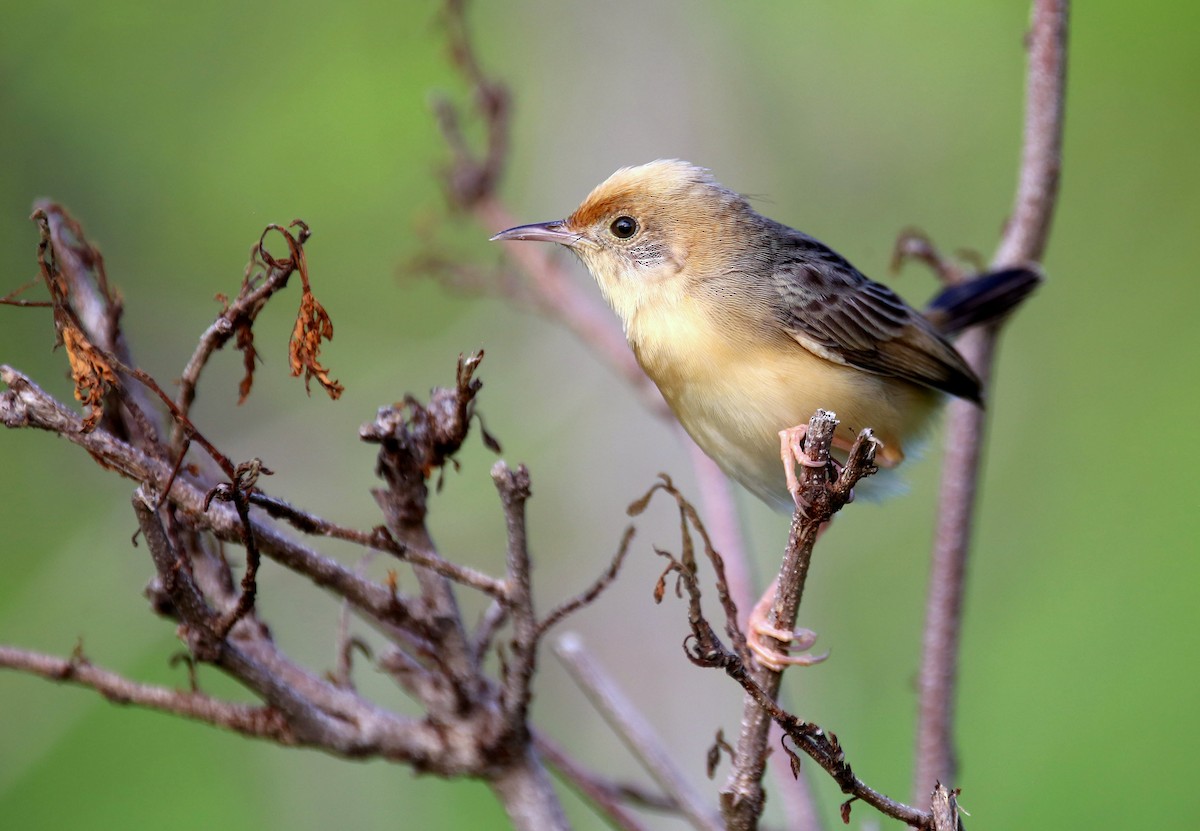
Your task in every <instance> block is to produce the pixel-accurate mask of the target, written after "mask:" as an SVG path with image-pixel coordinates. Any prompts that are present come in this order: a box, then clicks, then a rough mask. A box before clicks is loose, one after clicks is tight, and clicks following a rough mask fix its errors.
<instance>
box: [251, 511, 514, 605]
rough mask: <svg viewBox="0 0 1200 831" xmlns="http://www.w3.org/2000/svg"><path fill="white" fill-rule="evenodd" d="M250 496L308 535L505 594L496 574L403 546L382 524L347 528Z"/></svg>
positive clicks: (475, 587)
mask: <svg viewBox="0 0 1200 831" xmlns="http://www.w3.org/2000/svg"><path fill="white" fill-rule="evenodd" d="M249 499H250V503H251V504H252V505H254V506H256V507H259V508H262V509H263V510H264V511H266V512H267V514H269V515H270V516H272V517H274V518H275V519H282V520H284V521H285V522H287V523H288V524H289V525H291V526H292V527H293V528H295V529H296V530H298V531H301V532H303V533H305V534H308V535H314V536H325V537H331V538H333V539H337V540H344V541H346V542H350V543H354V544H355V545H361V546H363V547H364V548H368V549H370V550H373V551H386V552H387V553H389V554H392V555H393V556H395V557H396V558H398V559H400V560H403V561H404V562H406V563H411V564H413V565H415V566H421V567H422V568H427V569H429V570H430V571H433V572H436V573H437V574H440V575H441V576H442V577H446V578H449V579H450V580H453V581H454V582H456V583H461V584H462V585H464V586H468V587H470V588H473V589H476V590H478V591H481V592H483V593H484V594H488V595H491V596H492V597H495V598H498V599H502V598H504V597H505V586H504V582H503V581H501V580H497V579H496V578H495V577H491V576H489V575H487V574H484V573H483V572H482V571H479V570H477V569H474V568H471V567H470V566H464V565H459V564H458V563H452V562H450V561H449V560H447V559H445V558H444V557H442V556H441V555H440V554H438V553H437V552H436V551H432V550H428V551H426V550H421V549H419V548H416V547H415V546H412V545H401V544H400V543H398V542H396V540H395V539H393V538H392V535H391V533H390V532H389V531H388V529H387V528H386V527H385V526H382V525H380V526H377V527H375V528H373V529H371V530H370V531H360V530H359V529H357V528H347V527H346V526H344V525H339V524H337V523H335V522H332V521H330V520H327V519H325V518H324V517H320V516H317V515H316V514H314V513H311V512H309V511H305V510H303V509H302V508H297V507H296V506H294V505H290V504H288V503H287V502H285V501H283V500H282V499H279V498H277V497H274V496H270V495H268V494H265V493H261V492H259V491H255V492H253V493H251V494H249Z"/></svg>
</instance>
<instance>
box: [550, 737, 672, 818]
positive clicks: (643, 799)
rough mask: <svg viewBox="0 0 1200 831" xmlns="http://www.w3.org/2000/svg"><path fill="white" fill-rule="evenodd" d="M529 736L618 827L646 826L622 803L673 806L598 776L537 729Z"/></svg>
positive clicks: (665, 808) (669, 808)
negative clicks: (531, 736)
mask: <svg viewBox="0 0 1200 831" xmlns="http://www.w3.org/2000/svg"><path fill="white" fill-rule="evenodd" d="M533 740H534V745H535V746H536V747H537V749H538V752H539V753H541V754H542V755H543V756H545V757H546V761H548V762H549V763H550V766H551V767H553V768H554V770H555V771H556V772H557V773H558V775H559V777H560V778H561V779H562V780H563V781H564V782H566V783H567V784H568V785H569V786H571V787H572V788H573V789H574V790H575V791H576V792H578V793H579V795H580V796H582V797H583V798H584V799H586V800H587V801H588V802H591V803H592V805H593V806H594V807H595V808H596V810H597V811H598V812H599V813H600V814H602V815H603V816H604V818H605V819H606V820H608V821H609V823H611V824H612V825H613V827H615V828H617V829H619V831H646V827H645V826H644V825H643V824H642V823H640V822H639V821H638V820H637V819H636V818H635V817H634V816H633V815H632V814H630V813H629V811H627V810H626V808H625V804H624V803H634V804H638V805H642V806H646V807H652V808H655V809H657V810H660V811H673V810H675V809H676V806H675V803H674V802H672V801H671V800H670V799H667V798H665V797H660V796H658V795H657V794H648V793H646V792H645V791H642V790H640V789H634V788H631V787H629V786H623V785H618V784H615V783H612V782H609V781H607V780H605V779H602V778H601V777H600V776H598V775H596V774H595V773H593V772H592V771H590V770H588V769H586V768H585V767H584V766H583V765H581V764H580V763H579V762H577V761H575V759H573V758H571V756H570V755H568V754H567V752H566V751H565V750H563V748H561V747H560V746H559V745H558V744H557V743H556V742H553V741H551V740H550V739H549V738H548V737H546V736H544V735H542V734H541V733H539V732H537V731H534V734H533Z"/></svg>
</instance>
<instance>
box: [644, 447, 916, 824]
mask: <svg viewBox="0 0 1200 831" xmlns="http://www.w3.org/2000/svg"><path fill="white" fill-rule="evenodd" d="M874 447H875V444H874V441H873V439H871V438H870V436H869V434H864V435H863V436H860V438H859V441H858V443H857V444H856V447H855V449H854V450H852V451H851V456H850V460H849V462H848V463H847V465H846V467H845V468H844V469H843V470H842V473H841V474H840V475H839V476H838V477H837V478H836V480H834V481H833V482H827V481H820V480H817V481H815V482H811V484H812V485H814V486H815V489H806V490H805V495H806V496H807V499H808V511H807V513H808V516H809V518H810V520H811V521H815V522H816V523H817V524H818V525H819V524H820V523H821V522H824V521H826V520H827V519H828V518H829V516H831V515H832V512H833V507H834V506H835V505H839V506H840V505H844V504H845V502H846V501H848V500H849V498H850V492H851V489H852V488H853V485H854V483H855V482H857V480H858V479H859V478H861V476H863V475H867V471H869V470H871V469H873V461H872V458H873V455H874ZM809 449H810V450H811V451H812V452H814V453H815V454H816V455H817V456H818V457H820V456H821V455H824V456H825V457H826V458H828V447H826V448H825V450H824V451H821V450H819V449H813V448H809ZM813 470H817V469H816V468H814V469H813ZM656 490H663V491H666V492H667V493H669V494H670V495H671V496H672V497H673V498H674V499H675V500H676V501H677V502H678V503H680V504H681V510H684V504H685V503H686V500H684V499H683V497H682V496H681V495H680V494H679V492H678V491H677V490H675V489H674V487H672V486H670V485H669V484H665V485H664V484H659V485H656V486H655V487H654V488H653V489H651V491H650V492H649V493H648V494H647V495H646V497H643V499H642V500H639V502H637V503H634V505H635V506H641V505H642V503H644V502H645V500H646V499H648V498H649V497H650V496H651V495H652V494H653V493H654V492H655V491H656ZM686 511H687V513H688V516H689V521H694V522H696V523H697V525H698V528H697V530H700V528H701V527H702V526H699V523H698V519H697V520H692V519H690V518H691V517H694V516H695V511H694V509H692V508H691V507H690V506H686ZM799 536H800V535H797V538H798V537H799ZM682 546H683V554H682V555H681V557H680V558H679V559H676V558H674V557H672V556H671V555H670V554H668V553H667V552H664V551H659V553H660V554H662V555H663V556H666V557H667V558H668V559H669V561H670V565H669V566H668V569H667V574H670V573H672V572H673V573H675V574H676V575H677V576H678V579H679V581H680V583H679V585H680V589H681V591H683V592H684V593H685V594H686V596H687V600H688V621H689V624H690V625H691V628H692V636H691V638H690V639H689V642H688V644H687V647H686V648H687V655H688V658H689V659H690V660H691V661H692V663H694V664H696V665H697V666H703V667H715V668H719V669H722V670H724V671H725V673H726V674H727V675H729V676H730V677H731V678H733V679H734V680H735V681H737V682H738V683H739V684H740V685H741V686H742V688H743V690H745V692H746V694H747V696H748V697H749V698H752V699H753V700H754V702H755V704H756V705H757V706H758V707H759V708H761V709H762V710H763V711H764V712H765V713H766V714H767V715H768V716H769V717H770V718H771V719H773V720H774V721H775V723H776V724H778V725H779V726H780V727H781V728H782V729H783V731H784V733H785V734H786V735H787V737H788V738H789V739H791V741H792V742H793V744H794V745H795V747H797V748H799V749H800V750H802V751H803V752H804V753H805V754H807V755H808V756H809V757H810V758H812V759H813V760H814V761H816V762H817V764H818V765H820V766H821V768H822V769H824V770H825V771H826V772H827V773H828V774H829V775H830V776H831V777H832V778H833V779H834V781H835V782H837V784H838V786H839V787H840V788H841V789H842V792H843V793H846V794H848V795H850V796H851V797H852V798H853V799H859V800H862V801H863V802H866V803H867V804H869V805H871V806H873V807H875V808H876V809H878V810H879V811H880V812H882V813H884V814H886V815H887V816H890V817H893V818H895V819H898V820H900V821H902V822H905V823H908V824H909V825H912V826H914V827H916V828H921V829H931V828H932V827H933V826H932V822H933V820H932V814H931V812H929V811H921V810H920V809H917V808H913V807H911V806H909V805H905V804H904V803H902V802H898V801H896V800H894V799H891V798H890V797H887V796H886V795H884V794H882V793H880V792H879V791H876V790H875V789H873V788H871V787H870V786H868V785H867V784H866V783H865V782H863V781H862V780H861V779H859V778H858V777H857V776H855V775H854V772H853V770H852V769H851V767H850V765H849V764H848V763H847V762H846V757H845V753H844V752H843V750H842V747H841V745H840V743H839V742H838V740H837V737H836V736H835V735H833V734H832V733H829V732H827V731H825V730H822V729H821V728H820V727H817V726H816V725H814V724H809V723H807V722H804V721H802V720H800V719H798V718H797V717H795V716H794V715H792V714H790V713H788V712H786V711H785V710H783V709H782V708H781V707H780V706H779V704H778V703H777V702H776V701H775V697H774V696H773V695H771V694H768V691H767V690H766V689H764V688H763V686H761V685H760V684H759V683H758V681H757V680H756V678H755V676H756V675H758V674H759V672H760V670H759V668H757V667H754V668H753V669H752V668H751V667H750V665H749V663H748V662H747V661H746V660H745V658H744V657H743V656H740V655H738V654H736V653H735V652H733V651H731V650H730V649H728V648H727V647H725V645H724V644H722V643H721V641H720V639H719V638H718V637H717V635H716V632H715V631H714V630H713V628H712V626H711V624H710V623H709V622H708V620H707V618H706V617H705V616H704V613H703V610H702V609H701V602H700V599H701V598H700V595H701V592H700V585H699V582H698V577H697V572H696V567H695V562H694V558H693V557H692V555H691V554H690V552H691V550H692V548H693V545H692V542H691V540H690V535H689V532H688V530H687V528H686V526H685V527H684V529H683V540H682ZM705 550H706V553H707V555H708V556H709V558H710V559H711V560H712V562H713V565H714V567H717V569H718V572H720V570H721V569H720V568H719V561H720V555H719V554H717V552H715V551H713V550H712V549H711V547H709V546H707V545H706V549H705ZM665 577H666V574H664V576H663V579H660V581H659V587H658V589H657V590H656V592H657V593H659V594H661V592H662V590H663V580H664V579H665ZM725 614H726V617H727V622H726V626H727V628H728V626H729V624H728V618H729V617H730V616H731V615H735V614H736V610H734V612H733V613H731V612H730V611H729V610H728V608H726V610H725ZM784 750H785V751H786V752H787V754H788V756H789V758H790V760H791V762H792V766H793V767H792V771H793V775H798V773H799V758H798V757H797V756H796V755H795V754H794V753H793V752H792V751H791V749H790V748H788V747H787V746H786V745H785V746H784ZM763 753H764V755H765V748H763ZM760 775H761V774H760ZM722 796H723V802H724V801H725V800H724V794H723V795H722ZM742 804H746V803H745V802H743V803H742ZM723 807H724V806H723ZM760 807H761V806H760ZM845 810H847V811H848V807H847V808H845ZM748 813H749V812H747V813H746V815H748ZM742 816H743V814H742V813H741V812H740V811H739V812H738V814H736V815H735V816H733V817H729V816H727V817H726V821H727V822H728V823H729V825H728V827H734V825H733V822H734V821H738V822H741V821H743V820H742V819H741V817H742ZM745 821H747V822H748V823H749V826H748V827H757V825H756V823H757V816H752V817H749V818H748V819H746V820H745Z"/></svg>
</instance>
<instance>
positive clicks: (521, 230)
mask: <svg viewBox="0 0 1200 831" xmlns="http://www.w3.org/2000/svg"><path fill="white" fill-rule="evenodd" d="M498 239H513V240H533V241H534V242H557V243H558V244H559V245H565V246H567V247H568V248H572V247H574V246H575V245H576V244H577V243H578V242H579V240H580V235H579V234H577V233H575V232H573V231H568V230H567V227H566V222H565V221H564V220H561V219H556V220H555V221H554V222H535V223H533V224H532V225H518V226H517V227H516V228H509V229H508V230H507V231H501V232H500V233H498V234H496V236H494V237H492V241H493V242H494V241H495V240H498Z"/></svg>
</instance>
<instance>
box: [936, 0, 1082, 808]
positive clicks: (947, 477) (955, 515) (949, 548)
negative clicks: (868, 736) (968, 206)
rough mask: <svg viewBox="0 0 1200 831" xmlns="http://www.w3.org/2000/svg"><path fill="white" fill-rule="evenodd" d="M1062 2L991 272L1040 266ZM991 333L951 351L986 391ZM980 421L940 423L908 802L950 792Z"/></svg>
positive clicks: (1037, 67) (1034, 54)
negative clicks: (943, 787)
mask: <svg viewBox="0 0 1200 831" xmlns="http://www.w3.org/2000/svg"><path fill="white" fill-rule="evenodd" d="M1067 8H1068V0H1035V2H1034V6H1033V21H1032V26H1031V28H1030V33H1029V72H1028V78H1027V90H1026V104H1025V135H1024V142H1023V147H1022V153H1021V171H1020V174H1019V179H1018V184H1017V195H1016V202H1015V206H1014V208H1013V213H1012V216H1011V217H1010V218H1009V221H1008V224H1007V226H1006V228H1005V231H1004V235H1003V238H1002V239H1001V242H1000V245H999V247H998V249H997V251H996V255H995V259H994V260H993V267H995V268H1003V267H1009V266H1013V265H1019V264H1021V263H1025V262H1029V261H1036V260H1038V259H1040V258H1041V256H1042V252H1043V251H1044V250H1045V247H1046V240H1047V238H1048V235H1049V232H1050V222H1051V218H1052V216H1053V213H1054V205H1055V200H1056V198H1057V195H1058V181H1059V169H1060V166H1061V156H1062V122H1063V90H1064V86H1065V80H1066V54H1067ZM998 334H999V327H998V326H997V325H991V326H986V327H980V328H976V329H972V330H970V331H968V332H967V333H966V334H965V335H964V336H963V337H962V338H961V339H960V340H959V342H958V349H959V351H960V352H961V353H962V355H963V357H965V358H966V359H967V361H968V362H969V363H970V364H971V367H972V368H973V369H974V370H975V372H976V373H977V374H978V375H979V377H980V379H981V380H982V381H983V382H984V384H985V388H986V386H987V383H988V380H989V376H990V375H991V367H992V359H993V355H994V353H995V348H996V339H997V336H998ZM984 426H985V418H984V413H983V411H982V410H981V409H979V408H978V407H976V406H974V405H972V404H969V403H967V402H964V401H953V402H951V404H950V412H949V416H948V419H947V431H946V433H947V434H946V457H945V462H944V463H943V468H942V485H941V492H940V494H939V500H938V504H939V512H938V520H937V529H936V532H935V537H934V546H933V559H932V564H931V567H930V575H929V595H928V600H927V604H926V612H925V629H924V636H923V641H922V655H921V668H920V677H919V689H920V704H919V715H918V727H917V747H916V765H915V773H914V783H913V794H914V798H915V799H917V800H918V801H921V800H924V799H925V798H927V797H928V795H929V793H930V792H931V791H932V790H933V787H934V784H935V782H937V781H939V780H940V781H942V782H953V781H954V780H955V777H956V765H955V759H954V740H953V727H954V700H955V686H956V680H957V669H958V648H959V634H960V632H961V628H962V600H963V590H964V589H963V584H964V579H965V576H966V565H967V551H968V547H969V544H970V539H971V528H972V524H973V519H974V507H975V492H976V490H977V486H978V481H979V463H980V458H981V448H982V444H983V435H984Z"/></svg>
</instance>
